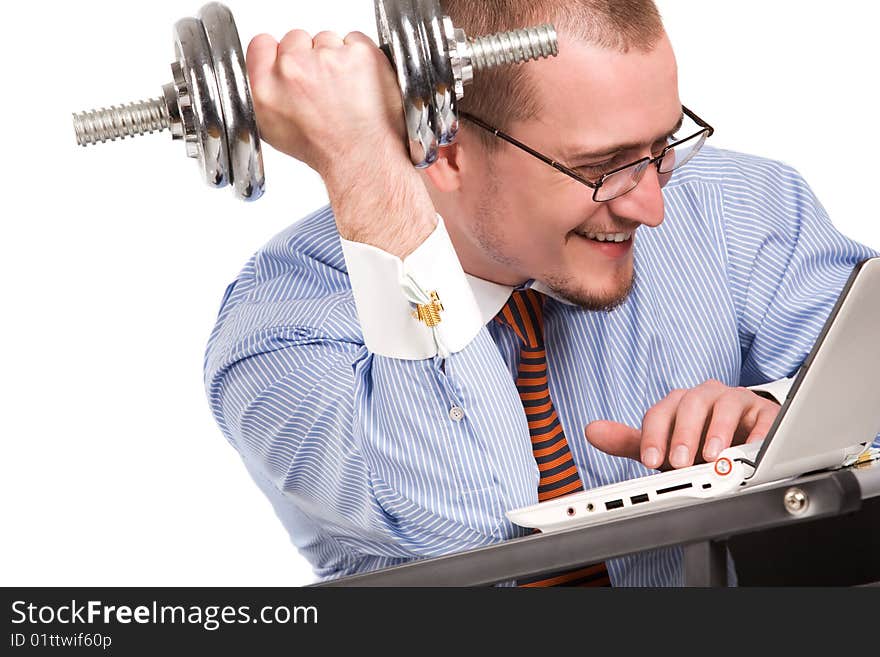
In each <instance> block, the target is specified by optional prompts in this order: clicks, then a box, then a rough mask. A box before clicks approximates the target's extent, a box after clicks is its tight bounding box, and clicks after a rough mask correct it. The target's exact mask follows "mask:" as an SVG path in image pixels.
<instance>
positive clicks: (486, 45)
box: [73, 0, 558, 201]
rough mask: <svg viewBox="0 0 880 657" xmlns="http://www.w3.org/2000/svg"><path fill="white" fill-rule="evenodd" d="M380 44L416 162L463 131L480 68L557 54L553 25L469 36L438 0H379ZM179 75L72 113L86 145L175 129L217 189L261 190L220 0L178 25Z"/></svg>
mask: <svg viewBox="0 0 880 657" xmlns="http://www.w3.org/2000/svg"><path fill="white" fill-rule="evenodd" d="M375 10H376V23H377V26H378V32H379V45H380V48H381V49H382V51H383V52H384V53H385V55H386V56H387V57H388V59H389V60H390V61H391V63H392V65H393V66H394V68H395V70H396V72H397V80H398V83H399V85H400V90H401V94H402V96H403V101H404V103H403V104H404V114H405V120H406V127H407V135H408V141H409V144H408V147H409V153H410V159H411V160H412V163H413V164H414V165H415V166H416V167H419V168H424V167H427V166H430V165H431V164H433V163H434V161H436V159H437V154H438V152H439V148H440V146H441V145H446V144H451V143H452V142H453V141H454V140H455V137H456V134H457V133H458V129H459V120H458V112H457V102H458V101H459V100H461V98H462V97H463V96H464V86H465V85H467V84H468V83H470V82H471V81H472V80H473V76H474V71H480V70H485V69H489V68H492V67H495V66H499V65H503V64H517V63H520V62H525V61H529V60H533V59H541V58H545V57H550V56H555V55H556V54H557V53H558V44H557V39H556V31H555V30H554V28H553V26H552V25H541V26H538V27H533V28H529V29H525V30H514V31H511V32H500V33H498V34H493V35H489V36H484V37H479V38H475V39H469V38H468V37H467V36H466V35H465V33H464V31H463V30H460V29H457V28H455V27H454V26H453V25H452V21H451V20H450V19H449V17H448V16H444V15H443V14H442V10H441V9H440V5H439V3H438V1H437V0H375ZM174 46H175V56H176V61H175V62H174V63H173V64H171V72H172V78H173V81H172V82H171V83H170V84H166V85H165V86H163V87H162V97H161V98H156V99H153V100H148V101H141V102H137V103H130V104H128V105H124V106H119V107H117V106H112V107H110V108H106V109H101V110H93V111H89V112H81V113H78V114H74V116H73V123H74V130H75V132H76V138H77V143H78V144H80V145H82V146H87V145H89V144H95V143H98V142H102V143H103V142H105V141H107V140H111V141H114V140H116V138H121V139H124V138H125V137H134V136H136V135H143V134H146V133H152V132H154V131H160V132H161V131H163V130H166V129H170V131H171V136H172V138H173V139H182V140H184V142H185V143H186V153H187V155H188V156H189V157H192V158H195V159H198V160H199V161H200V163H201V165H202V170H203V174H204V177H205V180H206V181H207V182H208V184H209V185H211V186H213V187H225V186H226V185H229V184H232V185H233V189H234V191H235V195H236V196H237V197H239V198H241V199H244V200H246V201H254V200H257V199H258V198H260V197H261V196H262V195H263V191H264V189H265V174H264V171H263V157H262V154H261V149H260V134H259V131H258V129H257V124H256V120H255V118H254V109H253V103H252V101H251V92H250V87H249V85H248V79H247V68H246V67H245V61H244V55H243V51H242V48H241V41H240V39H239V36H238V30H237V29H236V27H235V20H234V19H233V17H232V13H231V12H230V11H229V9H228V8H227V7H225V6H224V5H221V4H219V3H217V2H212V3H210V4H207V5H205V6H204V7H202V8H201V9H200V10H199V13H198V17H197V18H183V19H181V20H180V21H178V22H177V23H176V24H175V26H174Z"/></svg>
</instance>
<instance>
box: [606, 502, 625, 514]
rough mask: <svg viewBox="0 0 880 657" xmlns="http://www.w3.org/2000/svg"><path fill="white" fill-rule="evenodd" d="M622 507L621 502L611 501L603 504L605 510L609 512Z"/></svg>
mask: <svg viewBox="0 0 880 657" xmlns="http://www.w3.org/2000/svg"><path fill="white" fill-rule="evenodd" d="M622 506H623V500H611V501H610V502H605V508H606V509H608V510H609V511H610V510H611V509H619V508H620V507H622Z"/></svg>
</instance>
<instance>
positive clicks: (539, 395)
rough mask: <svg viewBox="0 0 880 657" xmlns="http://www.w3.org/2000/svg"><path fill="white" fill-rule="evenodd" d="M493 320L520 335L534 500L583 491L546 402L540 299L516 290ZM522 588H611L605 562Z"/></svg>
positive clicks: (520, 386)
mask: <svg viewBox="0 0 880 657" xmlns="http://www.w3.org/2000/svg"><path fill="white" fill-rule="evenodd" d="M495 320H496V321H498V322H500V323H502V324H506V325H508V326H510V327H511V328H512V329H513V331H514V332H515V333H516V335H517V337H519V339H520V342H521V345H520V353H519V370H518V372H517V378H516V388H517V390H518V391H519V396H520V399H521V400H522V403H523V408H524V409H525V413H526V419H527V420H528V423H529V434H530V436H531V439H532V452H533V453H534V455H535V461H537V463H538V471H539V472H540V480H539V482H538V501H539V502H545V501H547V500H552V499H555V498H557V497H560V496H561V495H567V494H569V493H575V492H578V491H582V490H583V489H584V487H583V484H582V483H581V479H580V476H579V475H578V471H577V466H576V465H575V463H574V459H572V457H571V451H570V450H569V448H568V441H567V440H566V439H565V434H564V433H563V432H562V424H561V423H560V422H559V416H558V415H557V414H556V410H555V409H554V408H553V402H552V401H551V400H550V389H549V387H548V382H547V353H546V351H545V350H544V296H543V295H542V294H540V293H539V292H536V291H534V290H514V291H513V294H512V295H511V297H510V299H509V300H508V301H507V304H505V306H504V308H502V309H501V311H500V312H499V313H498V314H497V315H496V316H495ZM518 583H519V585H520V586H610V585H611V581H610V579H609V577H608V569H607V568H606V567H605V563H604V562H603V563H599V564H595V565H593V566H587V567H585V568H578V569H576V570H573V571H566V572H561V573H552V574H549V575H541V576H540V577H538V578H530V579H520V580H519V581H518Z"/></svg>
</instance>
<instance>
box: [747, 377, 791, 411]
mask: <svg viewBox="0 0 880 657" xmlns="http://www.w3.org/2000/svg"><path fill="white" fill-rule="evenodd" d="M794 379H795V377H793V376H790V377H786V378H784V379H778V380H776V381H770V382H768V383H759V384H757V385H753V386H748V388H749V390H751V391H752V392H755V393H766V395H769V396H770V397H771V398H772V399H774V400H775V401H776V403H778V404H779V405H780V406H781V405H782V404H783V403H784V402H785V398H786V397H788V391H789V390H790V389H791V384H792V383H794Z"/></svg>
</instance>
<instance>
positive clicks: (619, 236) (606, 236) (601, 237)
mask: <svg viewBox="0 0 880 657" xmlns="http://www.w3.org/2000/svg"><path fill="white" fill-rule="evenodd" d="M578 235H583V236H584V237H587V238H589V239H591V240H596V241H598V242H625V241H626V240H628V239H629V238H630V237H632V233H578Z"/></svg>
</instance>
